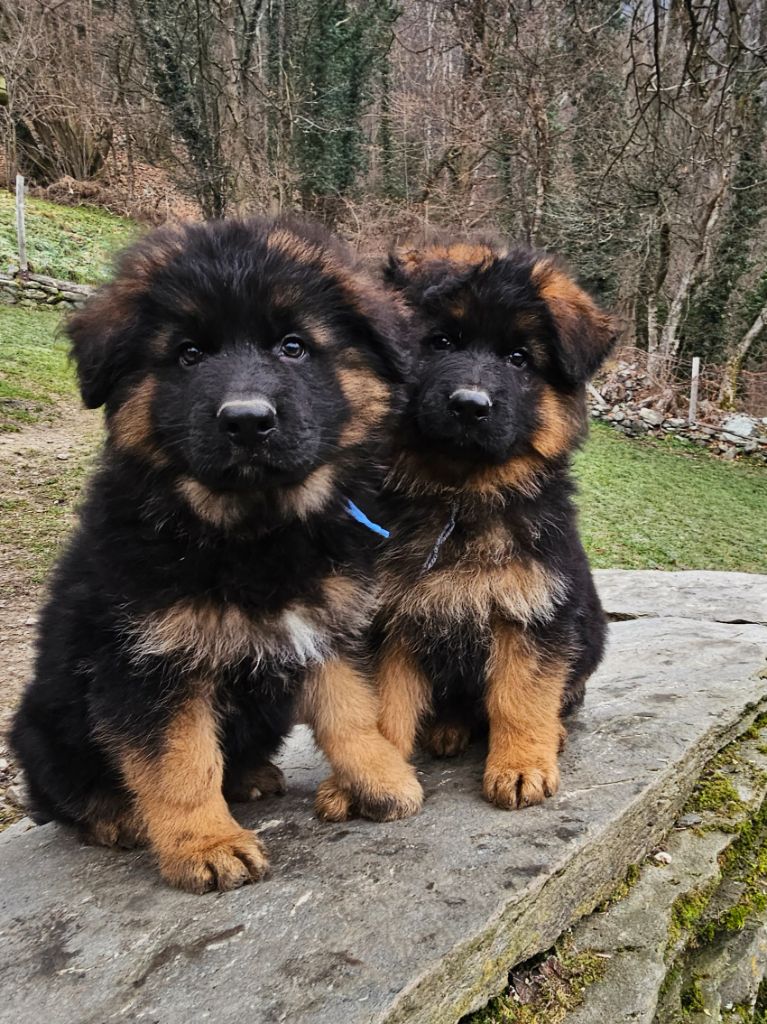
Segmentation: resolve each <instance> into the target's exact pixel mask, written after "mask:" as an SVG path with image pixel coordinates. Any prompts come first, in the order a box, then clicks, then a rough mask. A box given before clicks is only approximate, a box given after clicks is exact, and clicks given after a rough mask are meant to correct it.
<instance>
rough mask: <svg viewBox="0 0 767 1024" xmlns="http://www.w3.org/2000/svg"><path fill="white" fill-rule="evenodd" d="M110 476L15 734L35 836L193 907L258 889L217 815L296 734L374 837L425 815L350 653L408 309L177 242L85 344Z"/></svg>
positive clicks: (370, 287) (334, 280)
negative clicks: (130, 857) (137, 869)
mask: <svg viewBox="0 0 767 1024" xmlns="http://www.w3.org/2000/svg"><path fill="white" fill-rule="evenodd" d="M68 331H69V335H70V337H71V339H72V342H73V354H74V358H75V360H76V363H77V370H78V375H79V380H80V385H81V389H82V394H83V398H84V400H85V403H86V405H88V406H89V407H91V408H94V407H97V406H100V405H102V404H104V405H105V406H106V424H107V431H108V437H107V441H106V446H105V449H104V453H103V458H102V461H101V466H100V468H99V470H98V472H97V473H96V475H95V477H94V479H93V480H92V482H91V486H90V491H89V495H88V498H87V501H86V503H85V507H84V508H83V510H82V516H81V521H80V525H79V528H78V529H77V531H76V533H75V535H74V537H73V538H72V541H71V543H70V545H69V548H68V550H67V551H66V553H65V555H64V556H63V558H62V559H61V561H60V563H59V565H58V567H57V568H56V571H55V573H54V576H53V582H52V587H51V594H50V599H49V601H48V604H47V606H46V608H45V610H44V612H43V615H42V620H41V626H40V636H39V650H38V658H37V665H36V671H35V677H34V680H33V682H32V683H31V685H30V687H29V689H28V690H27V692H26V695H25V697H24V700H23V703H22V705H21V708H20V710H19V712H18V715H17V717H16V720H15V723H14V727H13V746H14V748H15V750H16V752H17V754H18V757H19V760H20V761H21V764H22V765H23V767H24V769H25V771H26V777H27V780H28V784H29V790H30V795H31V801H32V805H33V808H34V813H35V816H36V817H37V818H38V820H46V819H51V818H53V819H57V820H59V821H62V822H67V823H70V824H73V825H77V826H79V827H80V828H81V829H82V830H83V831H84V832H85V833H86V834H87V835H88V836H89V837H90V839H91V840H94V841H96V842H101V843H106V844H117V843H134V842H137V841H142V840H146V841H148V842H149V844H150V846H151V847H152V849H153V851H154V852H155V854H156V855H157V857H158V860H159V865H160V870H161V872H162V874H163V875H164V877H165V878H166V879H167V880H168V881H169V882H171V883H173V884H174V885H177V886H180V887H181V888H184V889H189V890H191V891H194V892H201V891H204V890H207V889H210V888H213V887H217V888H218V889H221V890H225V889H231V888H233V887H235V886H237V885H240V884H242V883H243V882H247V881H249V880H251V879H257V878H258V877H260V876H261V875H262V874H263V873H264V870H265V869H266V867H267V860H266V857H265V854H264V850H263V848H262V846H261V844H260V842H259V841H258V839H257V838H256V836H255V835H254V834H253V833H252V832H250V831H246V830H244V829H242V828H241V827H240V826H239V825H238V824H237V822H236V821H235V820H234V819H233V817H232V816H231V814H230V812H229V809H228V807H227V803H226V800H225V795H226V796H228V797H230V798H233V799H247V798H252V797H255V796H258V795H259V794H260V793H264V792H270V791H271V792H274V791H278V790H280V789H281V788H282V786H283V780H282V778H281V775H280V773H279V771H278V770H277V768H276V767H275V766H274V765H273V764H272V763H271V760H270V759H271V758H272V756H273V755H274V754H275V752H276V751H277V750H278V748H279V746H280V743H281V741H282V740H283V738H284V737H285V735H286V733H287V732H288V730H289V728H290V726H291V724H292V722H293V720H294V718H295V716H296V715H297V714H303V715H304V716H305V717H306V719H307V720H308V721H309V723H310V724H311V725H312V727H313V729H314V733H315V736H316V739H317V742H318V743H319V745H320V746H321V748H322V749H323V750H324V751H325V753H326V754H327V756H328V758H329V760H330V762H331V764H332V765H333V768H334V770H335V772H336V775H337V776H338V777H339V778H341V779H343V780H344V783H345V785H346V786H347V788H348V790H349V791H350V792H351V793H353V795H354V800H355V803H356V805H357V806H358V807H359V809H360V810H361V811H362V813H364V814H367V815H368V816H370V817H372V818H380V819H384V818H387V819H388V818H395V817H400V816H404V815H406V814H410V813H412V812H414V811H415V810H417V808H418V806H419V804H420V799H421V793H420V787H419V785H418V783H417V781H416V779H415V776H414V773H413V771H412V769H411V768H410V767H409V766H408V765H407V764H406V763H405V761H404V760H403V758H402V756H401V755H400V753H399V752H398V751H397V750H396V749H395V747H394V746H393V745H392V744H391V743H389V742H388V741H387V740H385V739H384V738H383V737H382V736H381V734H380V733H379V732H378V731H377V728H376V702H375V699H374V696H373V693H372V691H371V688H370V686H369V685H368V683H367V682H366V681H365V678H364V676H363V675H362V674H361V671H360V664H359V661H358V656H357V647H358V640H359V636H360V634H361V632H362V631H363V630H364V628H365V627H366V626H367V625H368V620H369V616H370V610H371V609H370V594H371V590H372V588H371V581H370V572H371V561H372V555H373V552H374V548H375V544H376V538H375V536H374V534H373V533H371V532H370V531H369V530H368V529H367V528H366V527H365V526H364V525H363V524H362V523H360V522H359V521H355V519H354V518H352V517H351V516H350V514H349V511H348V508H347V503H348V500H349V499H351V500H352V501H353V502H354V503H356V504H357V505H359V506H361V507H362V508H363V509H365V510H367V509H368V505H367V502H368V495H369V491H370V488H371V487H373V486H374V484H375V481H374V480H373V479H371V477H372V475H373V473H372V471H371V470H370V468H369V467H370V466H374V465H375V463H376V457H377V456H376V450H377V445H378V440H377V434H378V432H379V428H380V427H381V425H382V423H383V421H384V420H385V419H386V417H387V416H388V415H389V412H390V408H391V405H392V396H393V394H394V391H395V388H394V384H395V382H396V381H397V379H398V374H399V370H398V364H397V355H396V349H395V347H394V344H393V339H394V338H395V336H396V333H397V314H396V312H395V309H394V305H393V304H392V303H391V302H390V301H389V300H387V297H386V296H385V295H384V294H383V291H382V290H379V289H378V287H377V286H376V285H374V284H372V283H371V282H369V281H367V280H366V279H365V278H364V277H363V276H361V274H360V273H359V272H358V270H357V269H356V268H355V267H354V266H353V265H352V263H351V262H350V260H349V258H348V257H347V256H346V255H345V253H344V252H343V251H341V250H340V249H339V247H338V246H337V245H336V244H335V243H333V242H332V241H331V240H330V239H329V238H328V237H326V236H325V235H323V234H322V233H320V232H319V229H313V228H309V227H306V226H301V225H297V224H295V223H291V222H276V223H265V222H257V221H252V222H223V223H217V224H210V225H208V226H194V227H188V228H186V229H183V230H178V231H171V230H165V231H161V232H158V233H156V234H153V235H151V236H149V237H148V238H147V239H145V240H144V241H142V242H139V243H138V244H137V245H136V246H135V247H134V248H132V249H130V250H129V251H128V252H127V253H126V254H125V255H124V256H123V257H122V260H121V262H120V264H119V268H118V273H117V276H116V279H115V280H114V282H113V283H112V284H110V285H108V286H106V287H105V288H103V289H102V290H101V291H100V292H99V293H98V294H97V295H96V296H95V298H93V299H92V300H91V301H90V302H89V303H88V304H87V306H86V307H85V309H84V310H83V311H81V312H79V313H77V314H76V315H75V316H74V318H73V319H72V320H71V321H70V322H69V326H68Z"/></svg>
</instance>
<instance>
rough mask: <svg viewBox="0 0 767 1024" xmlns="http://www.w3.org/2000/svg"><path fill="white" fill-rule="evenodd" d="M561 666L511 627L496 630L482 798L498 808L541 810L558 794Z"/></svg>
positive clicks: (564, 668)
mask: <svg viewBox="0 0 767 1024" xmlns="http://www.w3.org/2000/svg"><path fill="white" fill-rule="evenodd" d="M566 676H567V666H566V665H565V664H563V663H556V662H553V660H552V659H548V660H546V661H545V662H544V660H543V659H542V658H541V657H540V656H539V654H538V653H537V651H536V649H535V646H534V641H532V640H531V639H530V638H527V637H525V635H524V633H523V632H522V631H521V630H519V629H515V628H513V627H509V626H501V627H499V628H497V629H496V633H495V636H494V639H493V650H492V653H491V657H490V662H489V665H488V680H487V692H486V698H485V699H486V705H487V714H488V719H489V722H490V744H489V750H488V756H487V763H486V765H485V778H484V784H483V793H484V795H485V798H486V799H487V800H489V801H490V803H493V804H496V806H498V807H504V808H512V807H526V806H528V805H529V804H539V803H541V802H542V801H543V800H544V799H545V798H546V797H547V796H551V795H552V794H553V793H556V791H557V789H558V788H559V768H558V765H557V755H558V752H559V749H560V743H561V741H562V731H563V730H562V725H561V722H560V708H561V706H562V691H563V688H564V685H565V679H566Z"/></svg>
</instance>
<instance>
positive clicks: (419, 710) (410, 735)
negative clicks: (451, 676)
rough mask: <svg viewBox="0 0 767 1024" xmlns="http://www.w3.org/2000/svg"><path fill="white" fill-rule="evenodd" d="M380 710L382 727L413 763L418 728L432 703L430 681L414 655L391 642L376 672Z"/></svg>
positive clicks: (405, 756) (380, 726)
mask: <svg viewBox="0 0 767 1024" xmlns="http://www.w3.org/2000/svg"><path fill="white" fill-rule="evenodd" d="M376 686H377V689H378V695H379V701H380V710H379V713H378V725H379V728H380V730H381V732H382V733H383V735H384V736H385V737H386V738H387V740H389V742H390V743H393V744H394V746H395V747H396V748H397V750H399V752H400V753H401V754H402V756H403V757H404V758H406V759H407V760H410V757H411V756H412V753H413V746H414V744H415V737H416V733H417V732H418V725H419V723H420V721H421V720H422V718H423V717H424V715H425V714H426V711H427V709H428V707H429V704H430V696H431V688H430V686H429V681H428V679H427V678H426V676H425V675H424V674H423V672H422V671H421V670H420V669H419V667H418V665H417V664H416V663H415V661H414V660H413V658H412V656H411V655H410V654H408V652H407V651H406V650H405V649H404V648H403V647H402V646H401V645H399V644H396V643H391V642H389V643H388V644H387V646H386V647H385V649H384V651H383V654H382V656H381V659H380V661H379V665H378V669H377V672H376Z"/></svg>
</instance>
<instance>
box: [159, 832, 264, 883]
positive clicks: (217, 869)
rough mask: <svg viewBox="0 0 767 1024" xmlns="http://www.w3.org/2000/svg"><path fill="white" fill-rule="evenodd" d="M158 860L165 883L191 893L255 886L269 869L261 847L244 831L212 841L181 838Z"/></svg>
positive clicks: (203, 837)
mask: <svg viewBox="0 0 767 1024" xmlns="http://www.w3.org/2000/svg"><path fill="white" fill-rule="evenodd" d="M159 860H160V872H161V874H162V876H163V878H164V879H165V880H166V881H167V882H170V884H171V885H173V886H175V887H176V888H177V889H185V890H186V891H187V892H193V893H204V892H210V891H211V890H213V889H217V890H218V891H219V892H228V891H229V890H230V889H238V888H239V887H240V886H241V885H247V884H248V883H250V882H257V881H258V880H259V879H260V878H263V877H264V875H265V874H266V872H267V871H268V869H269V861H268V860H267V857H266V852H265V850H264V848H263V846H262V845H261V843H260V842H259V840H258V839H257V838H256V836H255V835H254V834H253V833H252V832H248V831H247V830H246V829H238V830H237V831H233V832H231V833H229V834H227V835H222V836H215V837H213V836H199V837H197V836H191V837H187V836H186V835H183V834H182V835H180V836H178V837H177V839H176V842H175V844H174V848H173V849H172V851H168V850H165V851H164V852H162V853H161V854H160V858H159Z"/></svg>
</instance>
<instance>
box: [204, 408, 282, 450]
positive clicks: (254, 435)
mask: <svg viewBox="0 0 767 1024" xmlns="http://www.w3.org/2000/svg"><path fill="white" fill-rule="evenodd" d="M216 419H217V420H218V427H219V430H220V431H221V432H222V433H223V434H226V435H227V436H228V437H229V439H230V440H231V442H232V444H235V445H238V446H239V447H241V448H255V447H256V446H257V445H259V444H261V442H263V441H264V440H265V439H266V437H267V436H268V435H269V434H271V433H272V431H273V430H274V429H275V428H276V427H277V410H276V409H275V408H274V406H273V405H272V403H271V402H269V401H267V399H266V398H251V399H247V400H245V399H237V400H232V401H230V402H224V404H223V405H222V406H221V408H220V409H219V410H218V413H217V414H216Z"/></svg>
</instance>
